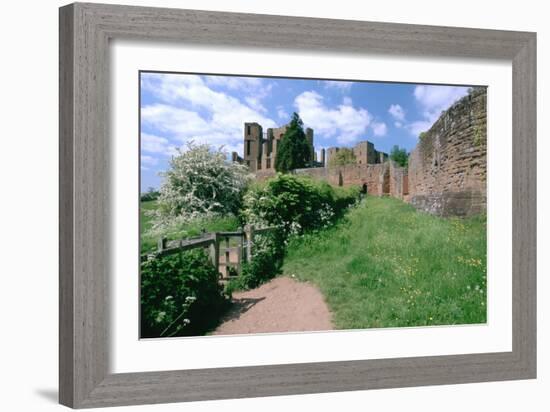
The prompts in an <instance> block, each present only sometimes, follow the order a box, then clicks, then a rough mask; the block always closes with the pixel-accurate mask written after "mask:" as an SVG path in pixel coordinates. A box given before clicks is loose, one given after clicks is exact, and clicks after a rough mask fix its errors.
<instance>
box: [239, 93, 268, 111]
mask: <svg viewBox="0 0 550 412" xmlns="http://www.w3.org/2000/svg"><path fill="white" fill-rule="evenodd" d="M244 100H245V101H246V103H248V106H250V108H251V109H256V110H258V111H259V112H262V113H267V109H266V108H265V106H264V105H263V104H262V103H261V102H260V99H258V98H257V97H254V96H246V97H245V98H244Z"/></svg>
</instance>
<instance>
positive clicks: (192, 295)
mask: <svg viewBox="0 0 550 412" xmlns="http://www.w3.org/2000/svg"><path fill="white" fill-rule="evenodd" d="M228 305H229V300H228V298H227V297H226V296H225V295H224V293H223V288H222V286H221V285H220V284H219V282H218V271H217V269H216V268H215V267H214V266H213V265H212V263H211V262H210V260H209V258H208V256H207V255H206V253H205V252H204V251H203V250H202V249H195V250H191V251H188V252H183V253H179V254H175V255H171V256H165V257H161V258H156V259H151V260H148V261H145V262H143V263H142V265H141V337H143V338H154V337H165V336H189V335H202V334H204V333H205V332H207V331H208V330H210V329H212V328H213V327H215V326H216V325H217V323H218V321H219V319H220V316H221V314H222V313H223V311H224V310H225V309H226V308H227V307H228Z"/></svg>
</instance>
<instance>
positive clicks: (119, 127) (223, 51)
mask: <svg viewBox="0 0 550 412" xmlns="http://www.w3.org/2000/svg"><path fill="white" fill-rule="evenodd" d="M535 149H536V35H535V34H534V33H527V32H509V31H497V30H480V29H466V28H451V27H431V26H417V25H403V24H392V23H370V22H358V21H344V20H329V19H313V18H299V17H289V16H268V15H254V14H238V13H221V12H206V11H193V10H178V9H159V8H144V7H132V6H116V5H103V4H84V3H75V4H71V5H68V6H65V7H62V8H61V9H60V310H59V313H60V384H59V386H60V392H59V393H60V402H61V403H62V404H64V405H67V406H70V407H73V408H87V407H102V406H116V405H131V404H145V403H162V402H180V401H195V400H208V399H223V398H243V397H256V396H275V395H289V394H304V393H318V392H334V391H349V390H362V389H371V388H373V389H374V388H391V387H404V386H420V385H437V384H451V383H466V382H483V381H498V380H511V379H529V378H534V377H535V376H536V290H535V286H536V268H535V254H536V232H535V223H536V209H535V207H536V191H535V187H536V185H535V182H536V163H535V160H536V159H535Z"/></svg>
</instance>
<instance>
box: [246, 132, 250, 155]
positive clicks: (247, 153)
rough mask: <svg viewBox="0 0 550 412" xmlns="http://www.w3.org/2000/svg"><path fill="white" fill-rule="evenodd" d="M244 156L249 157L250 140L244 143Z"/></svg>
mask: <svg viewBox="0 0 550 412" xmlns="http://www.w3.org/2000/svg"><path fill="white" fill-rule="evenodd" d="M249 127H250V126H249ZM246 155H247V156H250V140H247V141H246Z"/></svg>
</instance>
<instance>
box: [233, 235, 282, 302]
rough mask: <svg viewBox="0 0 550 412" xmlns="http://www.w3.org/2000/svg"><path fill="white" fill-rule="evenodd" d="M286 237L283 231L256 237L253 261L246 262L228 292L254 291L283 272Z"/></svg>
mask: <svg viewBox="0 0 550 412" xmlns="http://www.w3.org/2000/svg"><path fill="white" fill-rule="evenodd" d="M285 245H286V242H285V236H284V233H283V231H282V230H273V231H271V232H268V233H265V234H261V235H256V236H255V237H254V246H253V259H252V261H251V262H245V263H244V264H243V267H242V271H241V274H240V275H239V276H238V277H237V278H236V279H233V280H231V281H230V282H229V283H228V285H227V287H226V291H227V292H228V293H231V292H232V291H233V290H242V289H252V288H255V287H257V286H259V285H261V284H262V283H264V282H266V281H268V280H270V279H272V278H273V277H275V276H276V275H278V274H279V273H280V272H281V267H282V264H283V258H284V254H285Z"/></svg>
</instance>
